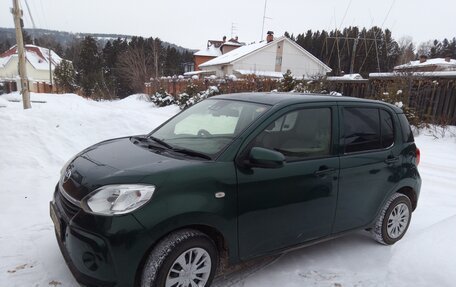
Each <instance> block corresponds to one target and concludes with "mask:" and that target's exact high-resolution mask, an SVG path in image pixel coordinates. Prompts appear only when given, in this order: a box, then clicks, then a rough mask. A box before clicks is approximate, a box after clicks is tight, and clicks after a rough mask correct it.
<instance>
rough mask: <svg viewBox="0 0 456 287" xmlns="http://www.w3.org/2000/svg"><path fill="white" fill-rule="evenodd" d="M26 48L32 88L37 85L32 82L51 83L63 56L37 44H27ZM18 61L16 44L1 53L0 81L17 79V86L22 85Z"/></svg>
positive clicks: (28, 75) (28, 72) (27, 67)
mask: <svg viewBox="0 0 456 287" xmlns="http://www.w3.org/2000/svg"><path fill="white" fill-rule="evenodd" d="M25 50H26V54H25V57H26V60H27V62H26V69H27V77H28V79H29V81H30V83H31V84H30V89H31V91H34V87H35V86H36V85H33V84H32V83H37V82H46V83H49V82H50V81H51V80H50V77H51V75H52V77H53V74H54V69H55V66H56V65H58V64H59V63H60V62H61V61H62V58H60V56H59V55H57V54H56V53H55V52H54V51H52V50H49V49H47V48H43V47H39V46H35V45H25ZM18 61H19V58H18V54H17V48H16V46H13V47H11V48H10V49H9V50H7V51H6V52H4V53H2V54H0V81H4V82H7V81H16V82H17V86H18V87H19V86H20V83H19V82H20V81H19V73H18ZM50 72H51V73H50Z"/></svg>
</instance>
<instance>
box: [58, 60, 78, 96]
mask: <svg viewBox="0 0 456 287" xmlns="http://www.w3.org/2000/svg"><path fill="white" fill-rule="evenodd" d="M54 80H55V83H56V85H57V86H58V87H59V88H60V89H62V91H63V92H64V93H72V92H74V91H75V90H76V83H75V81H76V72H75V71H74V68H73V64H71V62H70V61H67V60H62V61H61V62H60V63H59V64H58V65H57V66H56V67H55V70H54Z"/></svg>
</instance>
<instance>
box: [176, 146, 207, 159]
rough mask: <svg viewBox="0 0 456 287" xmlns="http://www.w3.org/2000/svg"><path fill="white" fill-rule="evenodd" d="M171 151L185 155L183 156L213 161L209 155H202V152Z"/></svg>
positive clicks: (181, 149)
mask: <svg viewBox="0 0 456 287" xmlns="http://www.w3.org/2000/svg"><path fill="white" fill-rule="evenodd" d="M171 150H172V151H175V152H178V153H183V154H186V155H189V156H195V157H200V158H204V159H208V160H211V159H212V158H211V157H210V156H208V155H207V154H204V153H201V152H197V151H194V150H190V149H184V148H172V149H171Z"/></svg>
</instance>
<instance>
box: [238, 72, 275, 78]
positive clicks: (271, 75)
mask: <svg viewBox="0 0 456 287" xmlns="http://www.w3.org/2000/svg"><path fill="white" fill-rule="evenodd" d="M235 72H237V73H239V74H241V75H242V76H245V75H255V76H258V77H267V78H280V79H282V78H283V74H282V73H281V72H274V71H252V70H235Z"/></svg>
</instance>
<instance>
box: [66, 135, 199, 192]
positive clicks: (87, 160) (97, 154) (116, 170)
mask: <svg viewBox="0 0 456 287" xmlns="http://www.w3.org/2000/svg"><path fill="white" fill-rule="evenodd" d="M196 162H197V161H192V160H183V159H179V158H173V157H170V156H167V155H162V154H160V153H159V151H157V150H156V149H155V150H154V149H149V148H145V147H144V145H141V144H139V143H138V142H137V141H135V140H133V139H132V140H131V139H130V138H129V137H128V138H119V139H113V140H108V141H104V142H101V143H98V144H96V145H93V146H91V147H89V148H87V149H85V150H84V151H82V152H81V153H79V154H78V155H77V156H76V158H75V159H74V160H73V161H71V163H70V164H69V165H68V166H67V167H66V169H65V171H64V172H63V174H62V176H61V179H60V181H59V187H60V189H61V190H63V191H64V192H65V193H66V195H69V196H70V197H71V198H72V199H74V200H77V201H79V200H81V199H82V198H84V197H85V196H86V195H87V194H89V193H90V192H92V191H93V190H95V189H96V188H98V187H100V186H103V185H109V184H129V183H140V182H141V179H143V178H144V177H146V176H150V175H151V174H154V173H155V174H157V175H159V174H160V173H163V172H164V171H166V170H169V169H172V168H175V167H178V166H182V165H188V164H195V163H196ZM157 177H158V179H157V180H163V179H160V178H159V176H157Z"/></svg>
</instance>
